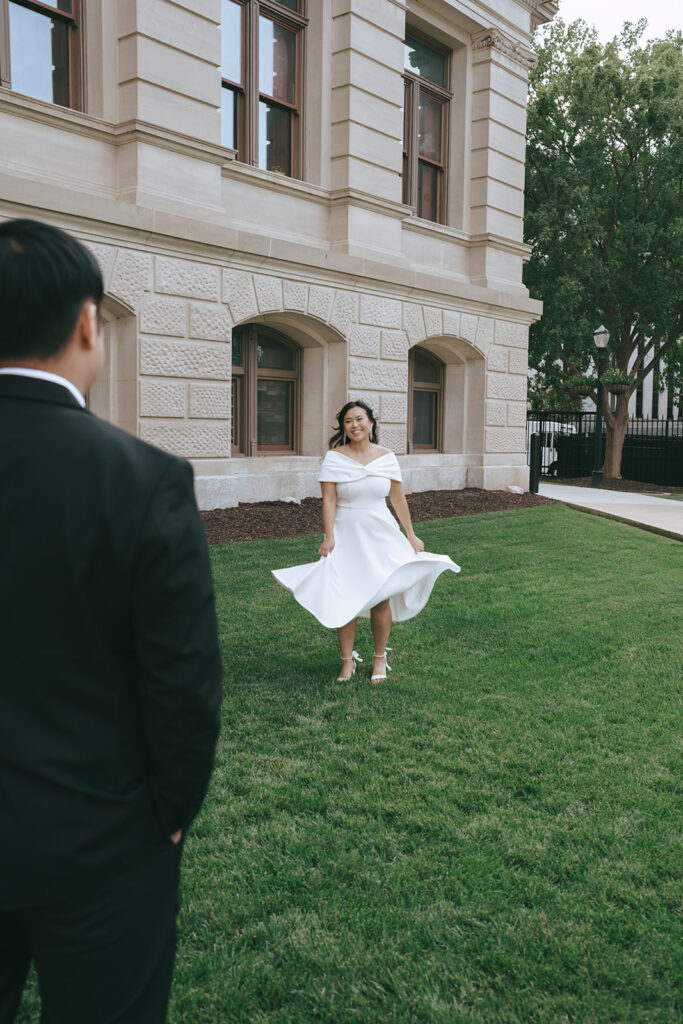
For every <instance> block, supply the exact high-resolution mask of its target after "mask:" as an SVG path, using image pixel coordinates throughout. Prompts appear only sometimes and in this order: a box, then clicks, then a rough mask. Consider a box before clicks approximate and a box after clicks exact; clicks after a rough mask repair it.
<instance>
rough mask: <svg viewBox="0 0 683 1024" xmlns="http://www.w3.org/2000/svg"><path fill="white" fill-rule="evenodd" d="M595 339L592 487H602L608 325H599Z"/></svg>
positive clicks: (594, 335)
mask: <svg viewBox="0 0 683 1024" xmlns="http://www.w3.org/2000/svg"><path fill="white" fill-rule="evenodd" d="M593 341H594V342H595V346H596V348H597V350H598V395H597V403H598V405H597V409H596V410H595V453H594V457H593V465H594V467H595V468H594V469H593V478H592V480H591V486H592V487H602V384H601V383H600V378H601V377H602V375H603V373H604V360H605V349H606V348H607V345H608V344H609V331H608V330H607V328H606V327H602V326H600V327H598V329H597V331H595V333H594V334H593Z"/></svg>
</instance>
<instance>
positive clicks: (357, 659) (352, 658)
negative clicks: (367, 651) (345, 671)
mask: <svg viewBox="0 0 683 1024" xmlns="http://www.w3.org/2000/svg"><path fill="white" fill-rule="evenodd" d="M342 661H352V662H353V671H352V672H351V675H350V676H348V677H345V676H337V682H338V683H348V682H349V681H350V680H351V679H353V677H354V676H355V674H356V662H360V663H361V664H362V663H363V659H362V658H361V657H360V655H359V654H358V651H353V653H352V654H350V655H349V657H348V658H342Z"/></svg>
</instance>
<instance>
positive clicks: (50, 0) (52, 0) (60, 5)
mask: <svg viewBox="0 0 683 1024" xmlns="http://www.w3.org/2000/svg"><path fill="white" fill-rule="evenodd" d="M41 3H44V4H47V6H48V7H54V9H55V10H56V11H65V12H66V13H67V14H73V12H74V5H73V0H41Z"/></svg>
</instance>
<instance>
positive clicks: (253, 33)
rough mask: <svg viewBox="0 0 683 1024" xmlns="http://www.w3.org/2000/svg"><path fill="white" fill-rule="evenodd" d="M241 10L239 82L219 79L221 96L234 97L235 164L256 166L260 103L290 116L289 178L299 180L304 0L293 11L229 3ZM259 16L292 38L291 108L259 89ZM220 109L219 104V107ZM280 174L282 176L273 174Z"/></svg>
mask: <svg viewBox="0 0 683 1024" xmlns="http://www.w3.org/2000/svg"><path fill="white" fill-rule="evenodd" d="M232 2H233V3H235V4H236V5H238V6H239V7H241V8H242V82H240V83H238V82H233V81H231V80H230V79H227V78H222V79H221V92H222V91H223V90H224V89H225V90H227V91H229V92H233V93H235V94H236V95H237V97H238V102H237V111H238V118H237V121H238V123H237V160H238V161H239V162H240V163H245V164H250V165H251V166H253V167H258V165H259V105H260V103H261V101H265V102H268V103H269V105H270V106H272V107H277V108H278V109H280V110H285V111H287V112H288V113H289V114H291V138H290V152H291V173H290V174H288V175H285V176H286V177H291V178H299V179H300V178H302V176H303V165H304V151H303V136H304V133H303V128H302V125H303V119H304V67H305V47H306V29H307V27H308V18H307V16H306V15H307V11H306V4H307V0H298V2H297V8H298V10H297V11H292V10H291V9H290V8H289V7H285V6H284V5H283V4H280V3H278V2H277V0H232ZM261 16H263V17H266V18H268V19H269V20H271V21H273V22H275V23H276V24H279V25H282V26H283V27H284V28H286V29H288V30H289V31H290V32H294V33H295V34H296V58H295V68H294V73H295V85H294V88H295V98H296V102H295V103H293V104H290V103H287V102H286V101H285V100H279V99H276V98H275V97H272V96H270V94H268V93H261V91H260V89H259V18H260V17H261ZM221 106H222V103H221ZM273 173H284V172H273Z"/></svg>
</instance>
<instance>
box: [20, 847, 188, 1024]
mask: <svg viewBox="0 0 683 1024" xmlns="http://www.w3.org/2000/svg"><path fill="white" fill-rule="evenodd" d="M180 853H181V850H180V845H178V846H174V845H173V844H172V843H170V842H168V843H162V844H160V845H159V846H157V847H154V848H152V849H151V850H149V851H148V852H147V853H145V855H144V856H143V857H142V858H141V859H140V860H138V861H137V862H136V863H134V864H133V865H131V866H130V867H127V868H126V869H125V870H124V871H122V872H121V873H120V874H114V875H112V876H111V877H109V878H107V879H105V880H103V881H102V883H101V884H98V885H96V886H93V887H91V888H89V889H88V892H87V894H83V895H80V896H79V897H78V898H71V899H69V901H68V902H64V903H55V904H51V905H50V906H43V907H30V908H26V909H21V908H19V909H11V910H7V909H3V908H2V907H0V1024H11V1022H12V1021H13V1020H14V1018H15V1016H16V1013H17V1010H18V1007H19V1003H20V1000H21V994H22V991H23V988H24V985H25V982H26V976H27V974H28V970H29V967H30V964H31V961H32V960H33V961H34V962H35V965H36V970H37V972H38V982H39V986H40V995H41V1000H42V1005H43V1011H42V1017H41V1021H42V1024H163V1022H164V1021H165V1020H166V1010H167V1006H168V997H169V992H170V988H171V977H172V974H173V961H174V957H175V946H176V916H177V913H178V878H179V869H180Z"/></svg>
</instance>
